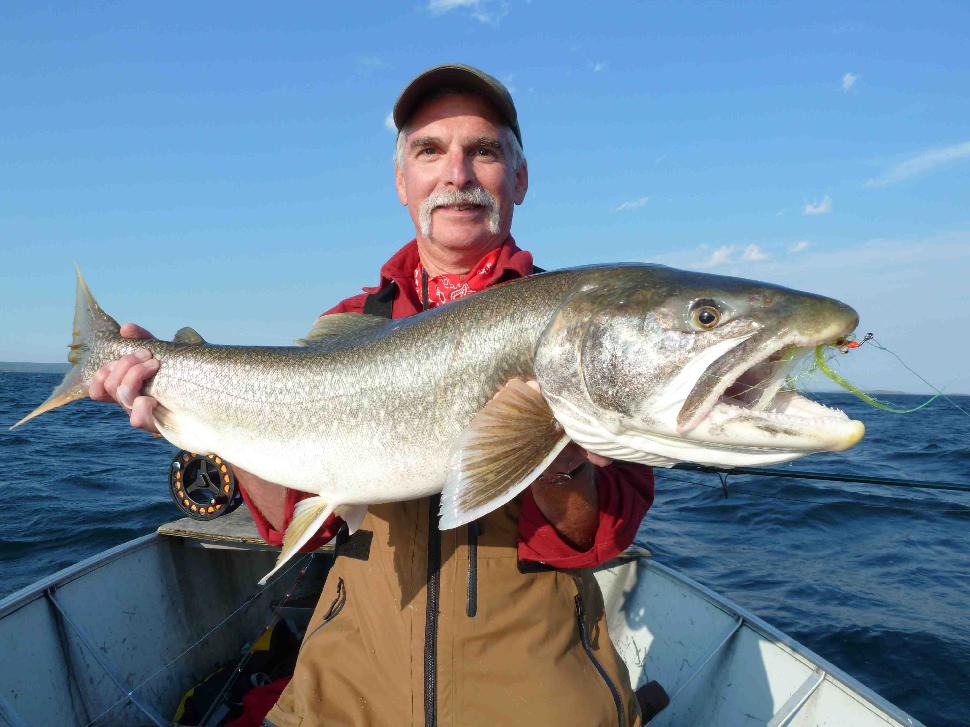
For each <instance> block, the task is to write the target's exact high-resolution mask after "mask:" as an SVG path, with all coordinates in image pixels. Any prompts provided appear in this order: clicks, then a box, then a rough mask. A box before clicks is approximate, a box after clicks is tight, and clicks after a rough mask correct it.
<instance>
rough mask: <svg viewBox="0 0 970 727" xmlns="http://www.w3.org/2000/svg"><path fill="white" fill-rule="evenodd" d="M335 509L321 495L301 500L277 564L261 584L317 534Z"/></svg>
mask: <svg viewBox="0 0 970 727" xmlns="http://www.w3.org/2000/svg"><path fill="white" fill-rule="evenodd" d="M333 511H334V505H333V504H332V503H330V502H327V500H325V499H324V498H323V497H321V496H319V495H318V496H317V497H308V498H307V499H306V500H300V501H299V502H298V503H297V504H296V509H295V510H294V511H293V519H292V520H290V524H289V526H287V528H286V533H285V534H284V535H283V550H281V551H280V555H279V557H278V558H277V559H276V565H275V566H274V567H273V570H271V571H270V572H269V573H267V574H266V575H265V576H263V577H262V579H260V581H259V585H264V584H265V583H266V581H268V580H269V578H270V576H272V575H273V574H274V573H276V571H278V570H279V569H280V568H282V567H283V565H284V564H285V563H286V562H287V561H288V560H289V559H290V558H292V557H293V556H294V555H296V554H297V552H299V550H300V548H302V547H303V546H304V545H306V544H307V541H308V540H310V538H312V537H313V536H314V535H315V534H316V532H317V530H319V529H320V526H321V525H323V523H324V521H325V520H326V519H327V518H328V517H330V515H331V513H333Z"/></svg>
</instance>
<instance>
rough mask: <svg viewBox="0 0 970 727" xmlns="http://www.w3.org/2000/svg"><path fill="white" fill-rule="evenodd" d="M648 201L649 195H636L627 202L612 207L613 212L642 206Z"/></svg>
mask: <svg viewBox="0 0 970 727" xmlns="http://www.w3.org/2000/svg"><path fill="white" fill-rule="evenodd" d="M649 201H650V198H649V197H638V198H637V199H631V200H628V201H627V202H623V203H621V204H619V205H617V206H616V207H614V208H613V211H614V212H624V211H626V210H635V209H637V208H638V207H643V206H644V205H645V204H646V203H647V202H649Z"/></svg>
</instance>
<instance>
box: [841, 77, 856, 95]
mask: <svg viewBox="0 0 970 727" xmlns="http://www.w3.org/2000/svg"><path fill="white" fill-rule="evenodd" d="M858 80H859V76H858V75H856V74H855V73H846V74H845V75H844V76H842V90H843V91H850V90H852V87H853V86H855V84H856V81H858Z"/></svg>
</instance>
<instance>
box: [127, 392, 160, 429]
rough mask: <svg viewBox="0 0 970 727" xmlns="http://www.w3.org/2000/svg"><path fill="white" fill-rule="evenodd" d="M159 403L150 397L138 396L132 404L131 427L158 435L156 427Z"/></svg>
mask: <svg viewBox="0 0 970 727" xmlns="http://www.w3.org/2000/svg"><path fill="white" fill-rule="evenodd" d="M157 405H158V401H157V400H156V399H153V398H152V397H150V396H138V397H136V398H135V400H134V401H133V402H132V404H131V416H130V417H129V420H130V421H131V426H133V427H137V428H138V429H144V430H145V431H146V432H151V433H152V434H158V428H157V427H156V426H155V415H154V411H155V407H156V406H157Z"/></svg>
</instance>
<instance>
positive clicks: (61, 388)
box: [10, 266, 121, 429]
mask: <svg viewBox="0 0 970 727" xmlns="http://www.w3.org/2000/svg"><path fill="white" fill-rule="evenodd" d="M75 269H76V270H77V302H76V303H75V306H74V332H73V338H72V340H71V345H70V346H68V348H69V349H70V351H69V353H68V354H67V360H68V361H69V362H70V364H71V370H70V371H68V372H67V374H66V375H65V376H64V380H63V381H61V383H60V384H58V386H57V388H55V389H54V391H52V392H51V395H50V396H49V397H47V400H46V401H45V402H44V403H43V404H41V405H40V406H38V407H37V408H36V409H34V410H33V411H32V412H30V414H28V415H27V416H25V417H24V418H23V419H21V420H20V421H19V422H17V423H16V424H14V425H13V426H12V427H10V428H11V429H13V428H14V427H19V426H20V425H21V424H23V423H24V422H26V421H29V420H30V419H33V418H34V417H35V416H40V415H41V414H43V413H44V412H47V411H51V410H52V409H57V408H58V407H60V406H64V405H65V404H70V403H71V402H72V401H77V400H78V399H83V398H84V397H86V396H87V395H88V386H89V385H90V383H91V378H92V377H93V376H94V374H95V372H96V371H97V370H98V369H99V368H100V367H101V366H102V365H103V364H104V363H105V362H104V361H103V360H102V359H104V358H106V356H105V355H104V354H105V353H106V352H102V351H100V350H98V345H97V341H98V339H99V338H101V335H102V334H106V333H107V334H114V335H117V334H118V332H119V331H120V330H121V327H120V326H119V325H118V322H117V321H116V320H115V319H114V318H112V317H111V316H109V315H108V314H107V313H105V312H104V311H103V310H101V306H99V305H98V302H97V301H96V300H95V299H94V296H93V295H91V291H90V289H89V288H88V284H87V283H86V282H84V276H83V275H81V271H80V269H78V268H77V267H76V266H75Z"/></svg>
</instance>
